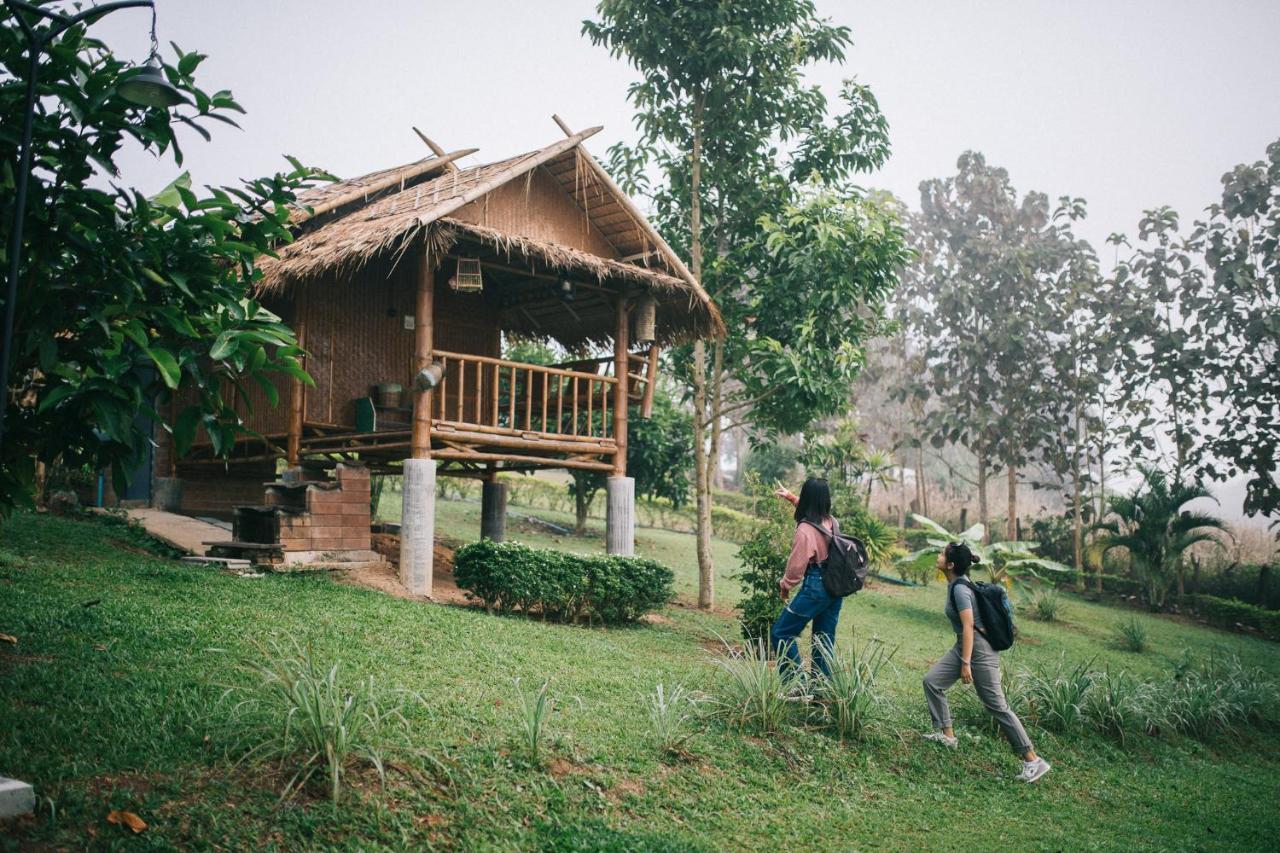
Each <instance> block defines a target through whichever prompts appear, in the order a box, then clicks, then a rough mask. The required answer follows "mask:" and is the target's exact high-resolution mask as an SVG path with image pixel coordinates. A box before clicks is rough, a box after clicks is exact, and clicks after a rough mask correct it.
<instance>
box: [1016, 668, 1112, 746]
mask: <svg viewBox="0 0 1280 853" xmlns="http://www.w3.org/2000/svg"><path fill="white" fill-rule="evenodd" d="M1092 664H1093V659H1092V658H1090V659H1089V660H1087V661H1084V662H1082V663H1079V664H1076V665H1075V666H1068V665H1067V659H1066V655H1063V656H1062V657H1061V658H1059V660H1058V665H1057V667H1056V668H1054V669H1052V670H1047V669H1044V670H1033V671H1030V672H1027V673H1024V678H1025V679H1026V682H1027V693H1028V700H1029V704H1030V706H1031V710H1032V712H1033V713H1034V714H1035V717H1036V719H1037V720H1038V721H1039V722H1040V724H1041V725H1043V726H1045V727H1046V728H1050V729H1055V730H1057V731H1060V732H1067V731H1072V730H1074V729H1077V728H1079V727H1080V726H1081V725H1082V723H1083V722H1084V720H1085V713H1084V711H1085V701H1086V700H1087V699H1088V697H1089V692H1090V690H1091V689H1092V688H1093V685H1094V681H1095V678H1096V675H1097V673H1095V672H1093V671H1091V670H1090V669H1089V667H1090V666H1091V665H1092Z"/></svg>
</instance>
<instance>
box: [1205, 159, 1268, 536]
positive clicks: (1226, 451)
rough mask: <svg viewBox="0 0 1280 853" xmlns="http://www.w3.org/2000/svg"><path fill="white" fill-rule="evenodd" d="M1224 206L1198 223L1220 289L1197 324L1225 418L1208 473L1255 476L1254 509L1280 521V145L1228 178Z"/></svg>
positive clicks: (1249, 491) (1212, 291)
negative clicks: (1279, 459) (1279, 463)
mask: <svg viewBox="0 0 1280 853" xmlns="http://www.w3.org/2000/svg"><path fill="white" fill-rule="evenodd" d="M1222 185H1223V186H1222V201H1221V203H1219V204H1216V205H1214V206H1212V207H1211V208H1210V209H1209V213H1210V217H1209V219H1208V221H1207V222H1203V223H1197V228H1196V232H1195V234H1193V241H1194V244H1195V245H1196V247H1197V248H1199V249H1200V250H1201V251H1203V252H1204V258H1205V263H1206V265H1207V266H1208V270H1209V274H1210V285H1211V286H1210V287H1209V290H1208V293H1207V294H1206V297H1205V299H1204V300H1203V301H1202V302H1201V303H1200V306H1199V307H1200V311H1199V315H1198V317H1197V318H1196V319H1197V323H1196V325H1195V327H1194V328H1198V329H1202V330H1203V334H1204V335H1205V336H1206V338H1207V341H1206V345H1205V347H1204V350H1203V352H1204V356H1205V363H1204V369H1205V370H1207V371H1208V372H1209V373H1210V375H1211V376H1212V379H1213V389H1214V390H1213V392H1212V397H1213V401H1214V403H1215V404H1216V406H1217V408H1218V411H1220V412H1221V415H1220V416H1219V417H1218V423H1219V427H1218V429H1217V430H1216V431H1214V432H1213V433H1212V434H1211V435H1210V436H1209V437H1208V439H1207V447H1206V449H1207V451H1208V454H1210V455H1211V456H1212V458H1213V459H1215V460H1217V461H1219V462H1220V463H1223V464H1212V465H1202V466H1201V469H1200V472H1201V473H1202V474H1205V475H1209V476H1214V477H1216V478H1218V479H1226V478H1227V477H1230V476H1232V475H1234V474H1236V473H1237V472H1241V473H1244V474H1245V475H1247V477H1248V480H1247V484H1246V495H1245V502H1244V511H1245V512H1246V513H1247V514H1249V515H1262V516H1272V517H1276V516H1280V479H1278V474H1277V470H1276V459H1277V457H1278V456H1280V140H1277V141H1276V142H1273V143H1271V144H1270V145H1268V146H1267V155H1266V159H1265V160H1260V161H1258V162H1256V163H1253V164H1242V165H1239V166H1236V167H1235V168H1234V169H1232V170H1231V171H1230V172H1228V173H1227V174H1225V175H1223V177H1222Z"/></svg>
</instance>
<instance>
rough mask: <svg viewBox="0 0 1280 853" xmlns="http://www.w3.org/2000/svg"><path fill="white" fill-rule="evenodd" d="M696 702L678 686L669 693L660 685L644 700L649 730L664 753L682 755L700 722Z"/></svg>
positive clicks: (695, 699) (690, 694) (687, 692)
mask: <svg viewBox="0 0 1280 853" xmlns="http://www.w3.org/2000/svg"><path fill="white" fill-rule="evenodd" d="M697 704H698V702H697V698H696V697H695V696H694V695H693V694H692V693H690V692H689V691H688V690H686V689H685V688H684V687H683V686H681V685H679V684H677V685H675V686H674V687H672V688H671V689H670V690H667V689H666V686H665V685H663V684H662V683H659V684H658V686H657V687H656V688H654V691H653V692H652V693H650V694H648V695H647V696H645V697H644V708H645V713H646V714H647V716H648V718H649V728H650V729H651V730H652V732H653V736H654V738H655V739H656V740H657V742H658V748H659V749H661V750H662V751H663V752H679V751H680V749H681V748H682V747H683V746H684V744H685V742H686V741H688V740H689V738H690V737H692V736H693V728H692V724H693V722H694V720H696V719H697Z"/></svg>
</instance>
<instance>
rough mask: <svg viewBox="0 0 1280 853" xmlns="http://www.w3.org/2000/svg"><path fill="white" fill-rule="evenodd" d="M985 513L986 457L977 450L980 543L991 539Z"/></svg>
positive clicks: (987, 518) (988, 516) (988, 517)
mask: <svg viewBox="0 0 1280 853" xmlns="http://www.w3.org/2000/svg"><path fill="white" fill-rule="evenodd" d="M990 518H991V516H990V515H988V514H987V457H986V455H985V454H984V453H983V452H982V451H978V521H979V522H980V523H981V524H982V544H984V545H986V544H987V543H989V542H990V541H991V524H990V521H989V519H990Z"/></svg>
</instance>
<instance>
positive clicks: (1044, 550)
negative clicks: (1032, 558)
mask: <svg viewBox="0 0 1280 853" xmlns="http://www.w3.org/2000/svg"><path fill="white" fill-rule="evenodd" d="M1028 538H1029V539H1032V540H1034V541H1036V542H1039V543H1040V547H1039V548H1037V549H1036V553H1038V554H1040V555H1041V556H1042V557H1045V558H1047V559H1050V560H1054V561H1056V562H1059V563H1064V564H1066V565H1074V563H1075V558H1076V550H1075V528H1074V526H1073V525H1072V522H1071V518H1070V516H1066V515H1051V516H1048V517H1046V518H1037V519H1035V520H1034V521H1032V522H1031V535H1030V536H1029V537H1028Z"/></svg>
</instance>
